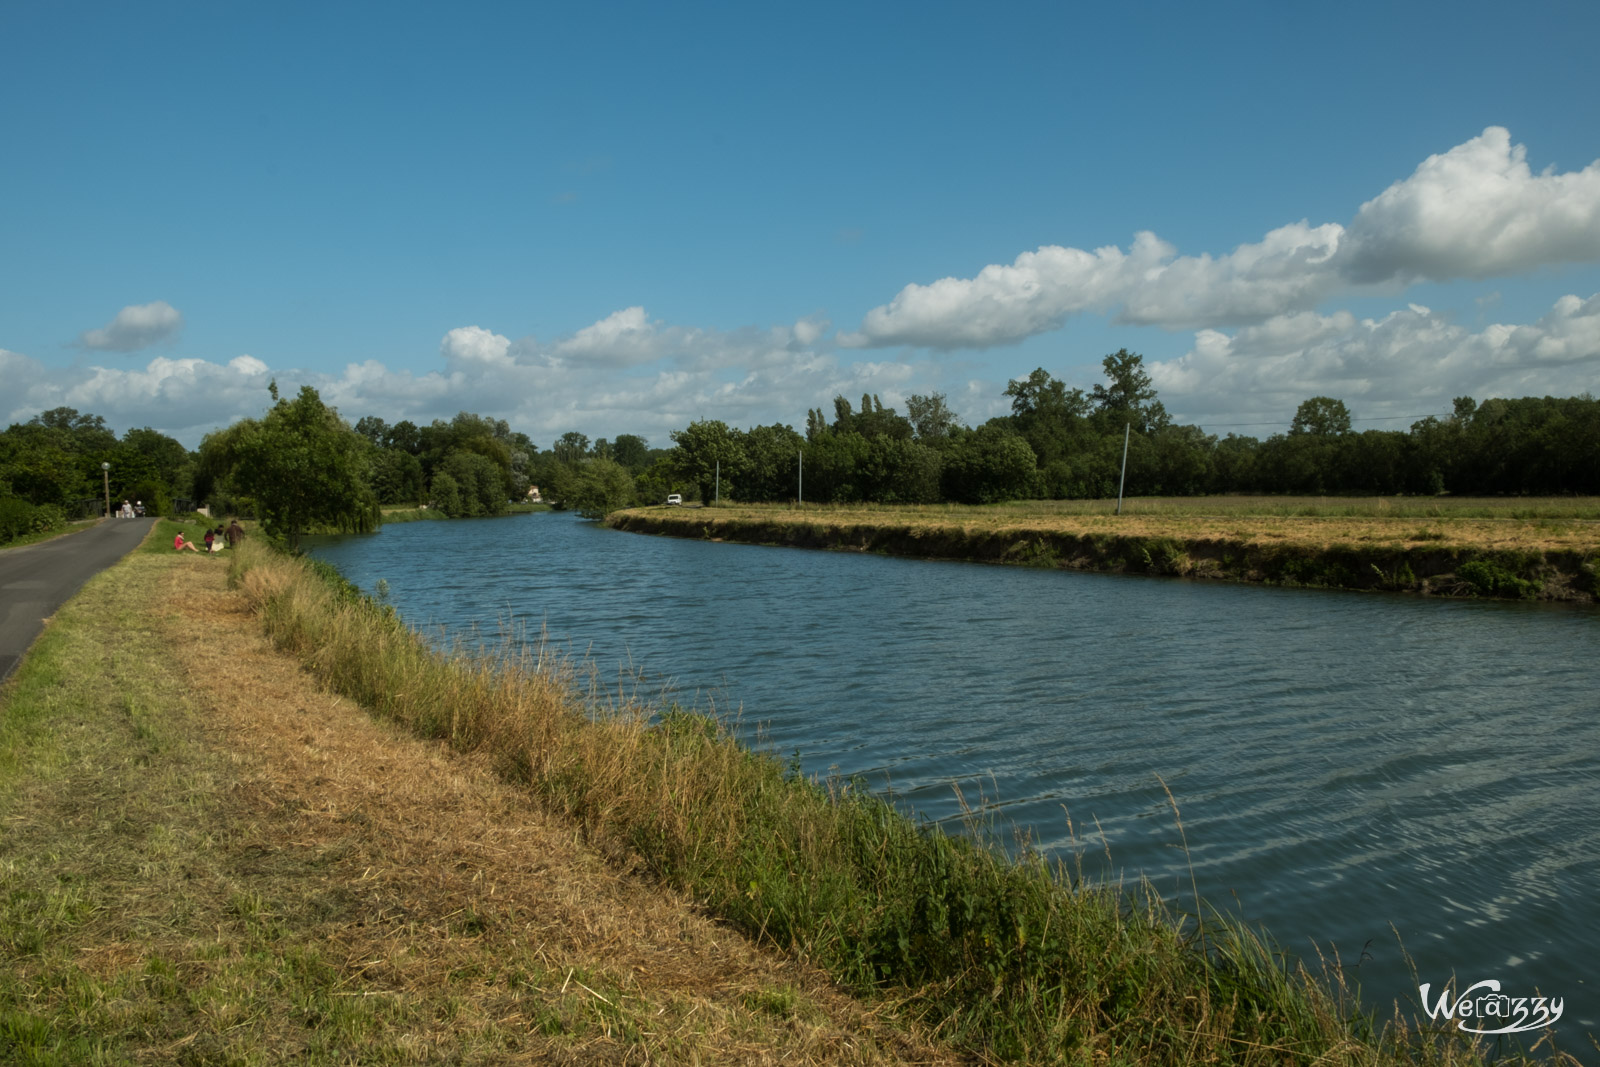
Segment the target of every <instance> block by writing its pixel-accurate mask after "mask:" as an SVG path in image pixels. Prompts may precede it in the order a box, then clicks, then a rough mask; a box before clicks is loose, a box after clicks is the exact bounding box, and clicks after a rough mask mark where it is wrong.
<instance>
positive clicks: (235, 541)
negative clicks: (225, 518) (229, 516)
mask: <svg viewBox="0 0 1600 1067" xmlns="http://www.w3.org/2000/svg"><path fill="white" fill-rule="evenodd" d="M227 538H228V547H229V548H238V547H239V542H240V541H243V540H244V527H243V526H240V525H239V520H238V519H234V520H233V522H232V523H231V524H230V525H229V526H228V532H227Z"/></svg>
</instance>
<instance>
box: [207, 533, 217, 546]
mask: <svg viewBox="0 0 1600 1067" xmlns="http://www.w3.org/2000/svg"><path fill="white" fill-rule="evenodd" d="M216 539H217V535H216V532H215V531H214V530H209V529H208V530H206V551H207V552H214V551H216V550H215V549H214V548H212V543H213V542H214V541H216Z"/></svg>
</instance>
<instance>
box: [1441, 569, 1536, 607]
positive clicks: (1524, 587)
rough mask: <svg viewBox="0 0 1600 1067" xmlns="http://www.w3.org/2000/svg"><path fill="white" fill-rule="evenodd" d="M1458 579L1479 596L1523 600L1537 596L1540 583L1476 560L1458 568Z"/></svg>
mask: <svg viewBox="0 0 1600 1067" xmlns="http://www.w3.org/2000/svg"><path fill="white" fill-rule="evenodd" d="M1456 577H1457V578H1460V579H1461V580H1462V581H1464V582H1466V583H1467V584H1468V585H1470V586H1472V588H1473V589H1474V590H1475V591H1476V592H1477V594H1478V595H1479V596H1492V597H1502V598H1504V599H1508V600H1521V599H1527V598H1529V597H1534V596H1537V595H1538V593H1539V589H1540V586H1539V583H1538V582H1530V581H1528V580H1527V579H1525V578H1518V577H1517V576H1516V575H1515V574H1512V573H1511V572H1510V571H1508V570H1506V569H1505V568H1504V567H1502V566H1500V565H1499V564H1497V563H1491V562H1489V561H1488V560H1486V559H1475V560H1473V561H1472V562H1471V563H1463V564H1462V565H1461V566H1459V567H1457V568H1456Z"/></svg>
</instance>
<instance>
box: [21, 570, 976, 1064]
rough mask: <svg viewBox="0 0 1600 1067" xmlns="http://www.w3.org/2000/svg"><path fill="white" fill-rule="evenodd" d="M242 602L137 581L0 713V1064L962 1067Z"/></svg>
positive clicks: (86, 598)
mask: <svg viewBox="0 0 1600 1067" xmlns="http://www.w3.org/2000/svg"><path fill="white" fill-rule="evenodd" d="M257 576H258V577H257V580H256V584H255V586H254V587H253V589H252V591H253V593H254V594H255V597H256V598H257V599H252V598H250V597H248V596H247V595H246V594H244V593H241V592H236V591H230V590H229V589H228V588H227V587H226V579H225V574H224V567H223V566H222V565H221V564H220V562H219V561H215V560H209V559H202V558H198V557H191V558H183V557H177V558H174V557H172V556H171V555H170V554H145V555H135V556H134V557H132V558H130V560H128V561H127V562H125V563H124V564H123V565H122V566H120V567H118V568H116V569H115V570H113V571H111V572H108V573H107V574H106V575H103V576H101V577H100V578H98V579H96V580H95V581H94V582H92V583H91V584H90V585H89V586H88V587H87V588H86V590H85V592H84V594H83V595H82V596H80V597H79V598H77V599H76V600H75V601H74V602H72V603H71V604H69V605H68V606H67V607H66V608H64V609H63V611H62V612H61V614H60V616H59V617H58V619H57V620H56V621H55V624H54V625H53V626H52V628H51V631H50V634H49V637H48V640H47V641H46V642H44V643H43V644H41V646H40V647H39V648H37V649H36V650H35V652H34V653H33V654H32V655H31V656H30V659H29V661H28V663H27V664H25V666H24V669H23V670H22V671H20V672H19V675H18V676H17V677H16V679H15V680H14V683H13V684H12V685H11V686H10V687H9V691H8V692H6V693H5V694H4V698H3V699H4V711H5V715H4V719H3V722H4V729H3V731H0V742H3V743H0V768H3V769H4V771H5V773H4V775H3V776H0V780H3V782H4V788H3V790H0V959H3V961H4V962H3V965H0V975H3V977H0V1060H3V1061H5V1062H17V1063H88V1062H146V1061H149V1062H187V1063H241V1064H249V1063H271V1062H288V1061H292V1062H309V1063H419V1062H450V1063H504V1062H540V1063H543V1062H556V1063H561V1062H583V1063H589V1062H601V1063H609V1062H615V1063H760V1062H784V1063H788V1062H796V1063H829V1064H832V1063H848V1064H858V1063H859V1064H879V1063H902V1062H911V1063H942V1062H954V1061H955V1060H956V1059H957V1057H955V1056H954V1055H952V1054H951V1053H949V1052H948V1051H943V1050H941V1049H939V1048H938V1047H937V1046H934V1045H931V1044H929V1043H928V1042H926V1041H923V1040H920V1039H918V1038H916V1037H914V1036H910V1035H908V1033H907V1031H906V1029H905V1028H904V1027H903V1026H897V1025H889V1024H887V1023H885V1022H884V1020H883V1019H882V1018H881V1017H880V1014H879V1013H878V1012H877V1011H875V1010H874V1009H873V1008H872V1006H871V1005H868V1004H862V1003H860V1002H858V1001H856V1000H854V999H851V998H848V997H845V996H844V995H842V994H841V993H839V992H838V991H836V990H835V988H834V986H833V983H832V982H830V981H829V980H828V979H827V978H826V977H825V976H824V975H823V974H821V972H819V971H818V970H816V969H815V968H813V967H809V966H807V965H805V964H804V963H802V962H799V961H797V960H795V959H792V958H787V957H783V956H777V955H772V954H769V953H763V952H761V951H759V950H757V949H756V948H755V947H754V946H753V945H752V944H751V943H750V941H749V940H748V939H747V938H745V937H743V936H741V935H740V934H738V933H737V932H736V931H733V930H731V929H729V928H727V927H726V926H724V925H720V924H718V923H717V922H715V921H714V920H712V919H711V918H709V917H707V916H706V915H705V914H703V913H702V912H701V911H700V910H699V909H698V908H696V907H695V906H694V905H693V904H692V903H691V902H690V901H689V900H687V899H686V898H685V897H684V896H682V895H681V894H678V893H675V892H673V891H670V890H668V889H664V888H663V887H662V886H660V885H659V884H657V883H656V882H655V881H654V880H653V879H650V878H648V877H644V876H641V874H640V873H639V872H638V871H637V870H635V869H630V868H629V867H626V866H618V865H616V864H613V863H609V862H607V861H606V859H605V858H604V857H603V856H601V855H600V854H598V853H597V852H596V851H595V850H594V849H592V848H590V847H588V846H586V845H585V843H584V842H583V840H582V836H583V835H582V833H581V831H580V829H579V827H578V826H577V825H576V824H575V823H573V822H572V821H571V820H570V819H567V818H565V817H563V816H560V815H554V814H552V813H551V812H550V811H548V810H547V809H546V808H544V807H542V806H541V805H539V804H538V803H537V801H536V799H535V798H534V797H532V796H531V795H530V794H529V793H528V791H527V790H525V789H522V788H519V787H516V786H514V785H511V784H508V783H507V782H506V781H505V780H504V779H503V778H502V777H501V776H499V775H497V774H496V773H495V770H494V768H493V767H492V766H491V765H490V764H491V762H492V761H491V759H490V758H489V757H488V755H487V754H476V755H475V754H470V753H468V754H462V753H459V752H452V751H450V749H449V748H448V747H447V746H445V745H441V744H439V743H438V742H436V741H419V740H418V739H417V738H416V737H415V736H414V735H413V734H411V733H409V732H407V731H404V730H401V729H398V728H397V727H396V726H395V725H393V724H392V723H387V722H381V721H375V720H374V719H373V718H372V717H371V716H370V715H369V714H368V713H367V712H366V711H365V710H363V709H362V708H360V707H359V706H358V705H357V704H356V703H354V702H353V701H351V700H349V699H347V698H343V697H340V696H336V695H332V694H330V693H328V692H326V691H324V690H322V689H320V688H318V686H317V685H316V684H315V683H314V682H313V680H312V678H311V677H310V676H308V675H307V674H306V673H305V672H304V671H303V670H302V669H301V668H300V667H299V665H298V664H297V662H295V661H294V660H292V659H291V658H289V657H287V656H284V655H283V654H281V653H280V652H278V651H277V650H275V649H274V648H273V647H272V645H271V643H270V642H269V641H268V640H267V639H266V638H265V637H264V636H263V634H262V633H261V628H260V625H259V622H258V619H257V616H256V610H257V609H258V608H259V606H260V604H261V600H260V599H259V597H260V596H261V595H263V593H264V592H265V591H266V590H265V589H264V588H263V586H271V585H273V583H274V582H276V581H278V579H275V578H272V577H269V576H268V572H265V571H263V572H257ZM247 584H249V583H247ZM279 591H280V592H281V591H282V588H281V586H280V589H279Z"/></svg>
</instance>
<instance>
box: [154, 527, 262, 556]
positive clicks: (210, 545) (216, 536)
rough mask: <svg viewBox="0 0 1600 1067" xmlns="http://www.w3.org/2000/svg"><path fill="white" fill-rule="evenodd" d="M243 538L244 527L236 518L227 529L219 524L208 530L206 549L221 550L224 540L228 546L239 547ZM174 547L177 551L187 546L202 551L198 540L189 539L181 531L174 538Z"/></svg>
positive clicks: (192, 550) (192, 549)
mask: <svg viewBox="0 0 1600 1067" xmlns="http://www.w3.org/2000/svg"><path fill="white" fill-rule="evenodd" d="M243 540H244V527H243V526H240V525H239V520H238V519H234V520H233V523H232V524H231V525H230V526H228V527H227V528H226V529H224V528H223V527H221V526H218V527H217V528H216V529H215V530H210V529H208V530H206V537H205V544H206V547H205V551H207V552H212V553H214V552H221V551H222V549H223V544H224V542H226V544H227V547H228V548H238V547H239V542H240V541H243ZM172 548H173V550H174V551H177V552H182V551H183V550H184V549H186V548H187V549H188V550H189V551H190V552H199V551H200V546H199V545H198V544H197V543H196V542H194V541H190V540H188V539H187V538H185V537H184V536H183V534H181V533H180V534H178V535H177V536H176V537H174V538H173V539H172Z"/></svg>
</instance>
